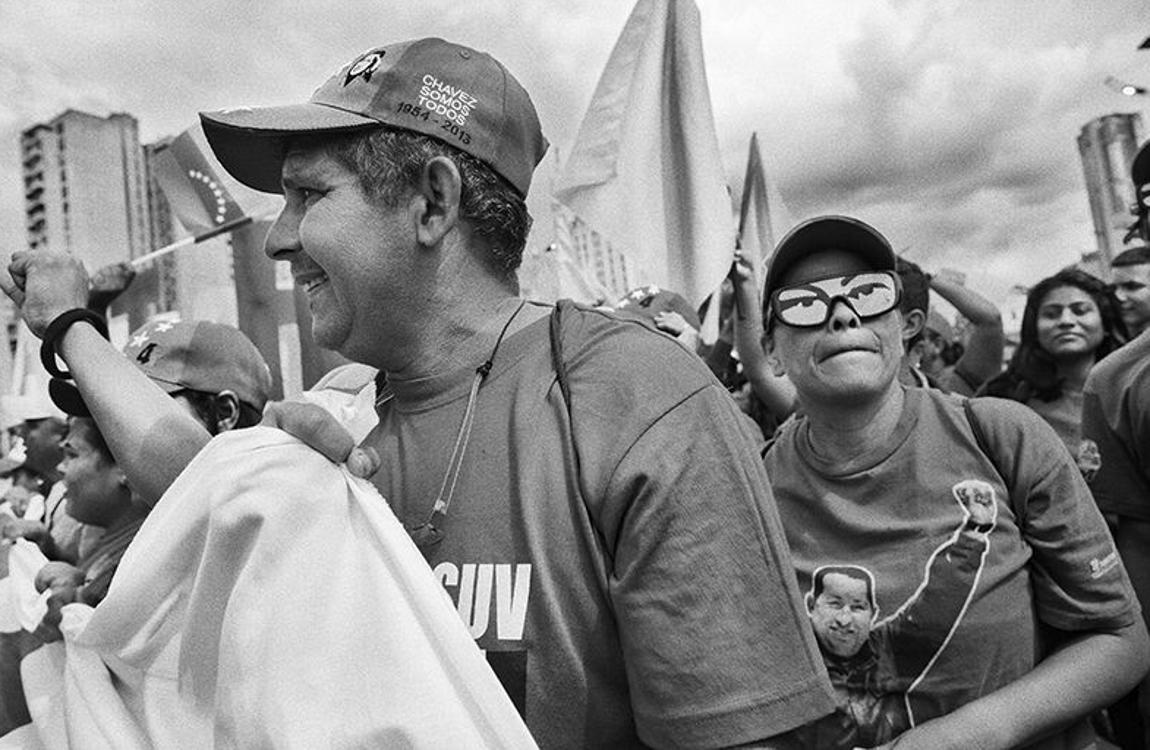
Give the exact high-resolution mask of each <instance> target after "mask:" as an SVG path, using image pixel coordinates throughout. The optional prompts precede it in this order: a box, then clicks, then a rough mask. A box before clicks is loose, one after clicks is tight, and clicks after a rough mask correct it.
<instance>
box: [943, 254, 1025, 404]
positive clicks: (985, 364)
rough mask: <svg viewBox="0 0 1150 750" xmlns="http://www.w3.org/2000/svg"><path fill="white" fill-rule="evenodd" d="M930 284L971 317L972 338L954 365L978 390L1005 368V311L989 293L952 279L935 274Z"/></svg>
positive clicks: (962, 313)
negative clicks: (1003, 314)
mask: <svg viewBox="0 0 1150 750" xmlns="http://www.w3.org/2000/svg"><path fill="white" fill-rule="evenodd" d="M930 288H931V289H933V290H934V291H935V292H937V293H938V295H939V296H940V297H942V298H943V299H944V300H946V301H947V302H949V303H950V304H952V305H954V309H955V310H958V312H959V314H960V315H962V317H964V318H966V319H967V320H969V321H970V325H971V328H970V339H969V340H968V341H967V344H966V350H965V352H964V353H963V355H962V357H961V358H959V360H958V362H956V363H955V366H954V369H955V372H956V373H958V374H959V375H960V376H961V377H962V378H963V379H965V380H966V381H967V384H968V385H969V386H970V387H971V388H972V389H974V390H977V389H978V387H979V386H980V385H982V384H983V383H985V382H986V381H987V380H989V379H990V378H992V377H993V376H995V375H997V374H998V372H999V371H1000V370H1001V369H1002V353H1003V348H1004V346H1005V345H1006V337H1005V335H1004V334H1003V332H1002V313H1001V312H1000V311H999V309H998V307H997V306H996V305H995V304H994V303H993V302H991V301H990V300H988V299H987V298H986V297H983V296H982V295H981V294H979V293H978V292H975V291H974V290H972V289H968V288H967V287H965V286H963V285H962V284H956V283H954V282H953V281H950V280H948V279H945V278H941V277H938V276H932V277H931V279H930Z"/></svg>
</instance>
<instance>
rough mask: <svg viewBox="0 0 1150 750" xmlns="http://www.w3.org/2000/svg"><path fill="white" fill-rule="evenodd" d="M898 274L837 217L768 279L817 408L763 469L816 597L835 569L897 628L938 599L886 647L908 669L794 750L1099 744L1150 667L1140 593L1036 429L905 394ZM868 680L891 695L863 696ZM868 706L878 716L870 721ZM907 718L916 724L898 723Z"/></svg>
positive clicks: (780, 365)
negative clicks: (1094, 733)
mask: <svg viewBox="0 0 1150 750" xmlns="http://www.w3.org/2000/svg"><path fill="white" fill-rule="evenodd" d="M895 269H896V264H895V256H894V253H893V251H892V250H891V248H890V244H889V243H888V242H887V240H886V238H885V237H883V236H882V235H881V234H879V233H878V231H877V230H875V229H874V228H872V227H870V226H869V225H867V224H865V223H863V222H861V221H859V220H857V219H854V218H850V217H844V216H827V217H820V218H818V219H813V220H811V221H808V222H806V223H804V224H800V225H799V226H798V227H796V228H795V229H793V230H792V231H791V232H790V233H789V234H788V235H787V236H786V237H785V238H784V239H783V240H782V241H781V242H780V243H779V245H778V249H777V250H776V253H775V256H774V259H773V260H772V263H771V266H770V269H769V270H768V272H767V279H766V285H765V289H764V303H763V306H764V309H765V310H766V313H765V314H766V320H765V321H764V323H763V325H764V329H765V331H766V352H767V355H768V359H769V361H770V363H771V366H772V367H773V368H774V371H775V373H776V374H779V375H781V374H786V375H787V376H788V377H789V378H790V380H791V382H792V384H793V385H794V387H795V389H796V390H797V392H798V398H799V404H800V409H799V412H798V416H797V417H796V418H795V419H792V420H789V421H788V422H786V423H785V424H783V425H782V426H781V427H780V428H779V431H778V432H777V433H776V435H775V437H774V440H773V441H772V442H771V443H770V444H769V446H768V448H767V450H766V451H765V453H764V462H765V465H766V467H767V474H768V476H770V477H771V484H772V487H773V489H774V492H775V497H776V499H777V501H778V503H779V510H780V514H781V516H782V518H783V525H784V527H785V528H786V530H787V540H788V542H789V546H790V549H791V553H792V556H793V559H794V563H795V572H796V575H797V577H798V580H799V585H800V588H802V589H804V590H808V591H811V592H812V593H813V592H814V591H815V587H814V585H813V579H814V576H815V574H816V572H817V571H818V570H819V569H820V568H824V566H827V565H834V566H838V567H837V568H836V569H839V570H841V569H842V566H853V567H854V568H861V569H863V570H865V571H866V572H867V576H866V577H867V578H868V579H869V580H870V581H872V582H873V584H872V585H871V586H869V590H870V591H872V592H873V593H874V596H875V602H874V604H873V605H871V609H872V612H878V613H880V614H879V615H878V617H877V619H876V620H875V622H874V628H875V629H883V630H885V626H886V625H887V624H889V623H891V622H895V621H898V620H900V619H901V615H902V614H904V613H906V611H907V609H908V608H909V607H912V606H917V604H916V603H921V597H925V596H927V595H929V596H930V597H931V599H932V600H933V602H934V603H933V604H931V605H930V607H929V610H930V615H931V617H929V618H927V619H925V620H923V619H919V624H918V626H917V627H909V628H906V629H900V630H899V634H898V636H897V637H896V638H894V639H893V642H891V643H889V644H888V646H887V647H884V651H887V652H889V653H890V654H893V655H897V658H891V659H887V660H886V661H884V665H885V668H884V669H881V670H878V671H877V672H875V671H874V670H859V669H855V668H853V666H852V668H850V669H838V668H837V667H836V668H835V669H834V671H832V683H834V684H835V687H836V691H837V693H838V697H839V702H838V708H837V710H836V712H835V713H834V714H832V715H831V716H829V717H826V718H824V719H820V720H818V721H816V722H814V724H813V729H812V727H807V728H804V729H802V730H799V731H798V732H797V733H796V743H797V744H798V745H799V746H802V744H803V743H802V739H801V738H802V737H803V736H804V735H805V734H806V733H809V732H811V731H817V730H818V729H826V730H829V731H828V732H826V733H823V732H821V731H819V732H818V736H833V737H836V738H839V739H837V740H835V741H833V743H832V744H830V745H828V746H829V747H842V748H846V749H847V750H850V749H851V748H853V747H855V745H854V744H853V742H854V739H855V738H857V737H880V736H883V737H885V733H887V732H888V731H889V733H890V734H891V735H893V734H896V730H895V727H896V726H897V727H898V729H900V730H901V729H903V728H905V727H908V726H909V727H910V728H906V729H905V731H902V732H901V733H899V734H897V736H895V737H894V739H893V740H891V741H889V742H888V741H887V740H885V739H881V740H879V741H882V742H883V743H884V744H882V745H881V747H883V748H889V747H894V746H897V747H898V748H900V749H902V748H907V749H909V748H931V749H932V750H939V749H942V750H945V749H946V748H955V749H959V748H962V749H966V748H973V747H978V748H1015V747H1020V746H1030V745H1031V743H1037V744H1035V745H1034V747H1041V748H1046V747H1051V748H1053V747H1066V746H1071V747H1087V746H1089V742H1090V741H1091V729H1090V726H1089V723H1088V722H1086V721H1085V718H1086V717H1088V716H1089V715H1090V714H1091V713H1092V712H1094V711H1096V710H1098V709H1099V708H1101V707H1103V706H1105V705H1107V704H1109V703H1110V702H1112V701H1113V700H1114V699H1115V698H1117V697H1118V696H1120V695H1122V694H1123V693H1125V692H1127V691H1128V690H1129V689H1130V688H1131V687H1132V686H1133V685H1135V684H1136V683H1137V682H1138V681H1139V680H1140V679H1142V677H1143V675H1145V674H1146V671H1147V668H1148V667H1150V639H1148V638H1147V633H1146V628H1145V626H1144V625H1143V623H1142V618H1141V617H1139V615H1138V604H1137V602H1136V600H1135V598H1134V595H1133V592H1132V591H1131V587H1130V581H1129V579H1128V577H1127V575H1126V573H1125V570H1124V568H1123V566H1122V564H1121V562H1120V561H1119V559H1118V555H1117V554H1116V552H1115V550H1114V543H1113V540H1112V539H1111V537H1110V534H1109V532H1108V530H1107V528H1106V524H1105V522H1104V521H1103V519H1102V517H1101V515H1100V514H1099V512H1098V509H1097V507H1095V505H1094V503H1093V502H1092V501H1091V499H1090V491H1089V489H1088V488H1087V486H1086V484H1085V480H1084V479H1083V477H1082V475H1081V473H1080V472H1079V471H1078V468H1077V467H1076V466H1075V464H1074V462H1073V460H1072V459H1071V457H1070V456H1069V455H1068V454H1067V453H1066V451H1065V450H1064V448H1063V447H1062V445H1061V443H1060V441H1059V439H1058V436H1057V435H1055V434H1054V432H1053V430H1051V428H1050V427H1049V426H1048V425H1047V424H1046V423H1044V422H1043V421H1042V420H1041V419H1039V418H1038V416H1037V415H1035V414H1034V413H1033V412H1032V411H1030V410H1029V409H1026V408H1025V407H1023V406H1021V405H1018V404H1014V403H1011V402H1008V401H1001V400H990V399H985V400H980V399H971V400H964V399H958V398H956V397H954V396H952V395H949V394H944V393H942V392H941V391H939V390H937V389H934V388H914V387H911V388H908V387H906V386H904V385H903V384H901V383H900V382H899V380H898V373H899V370H900V368H901V367H902V360H903V355H904V350H903V341H904V332H905V331H906V323H905V321H904V319H903V316H902V312H901V310H900V308H899V296H900V293H901V284H900V282H899V278H898V274H897V273H896V270H895ZM956 530H957V535H956ZM960 542H961V544H962V545H964V547H966V548H967V552H966V553H964V554H962V555H957V554H956V548H955V545H957V544H959V543H960ZM939 566H942V567H939ZM943 569H945V570H947V571H948V572H947V573H946V575H945V576H944V575H943V573H942V571H943ZM928 570H934V571H936V572H935V573H932V574H931V575H930V576H929V580H927V581H926V583H925V585H924V571H928ZM947 577H950V578H951V582H950V583H946V582H945V580H944V578H947ZM842 599H843V597H841V596H840V597H839V601H837V602H836V601H824V602H823V605H824V606H827V607H830V606H832V605H841V604H842ZM940 601H942V602H945V604H942V603H940ZM944 610H945V611H946V612H949V613H950V614H949V615H947V616H945V617H943V618H942V621H941V622H934V619H933V618H935V617H939V616H941V613H943V611H944ZM881 613H887V614H886V616H885V617H884V616H883V615H882V614H881ZM1040 633H1048V634H1051V635H1054V634H1057V635H1058V638H1057V639H1055V640H1051V641H1043V640H1040ZM824 640H825V639H824ZM939 644H943V645H941V646H940V645H939ZM825 649H826V646H825V645H824V651H825ZM832 655H835V654H833V653H832ZM836 656H838V655H836ZM839 658H841V656H839ZM832 663H833V660H831V659H828V665H831V664H832ZM900 664H901V665H903V666H899V665H900ZM907 665H911V666H907ZM828 668H831V667H830V666H828ZM861 673H865V674H869V675H872V676H873V679H869V681H867V682H865V683H863V684H858V683H853V682H851V681H850V680H849V675H851V674H861ZM836 674H840V675H844V678H843V679H841V680H840V681H839V682H838V683H835V675H836ZM844 680H845V681H844ZM860 690H861V691H865V693H866V694H867V696H869V697H868V699H867V700H866V701H862V702H860V700H859V697H860V696H859V695H858V692H859V691H860ZM883 697H891V698H899V699H901V700H899V701H897V702H896V701H894V700H881V698H883ZM863 704H865V705H866V706H868V707H874V708H875V710H874V711H871V710H869V709H868V710H867V711H862V712H859V711H856V710H855V709H856V708H857V707H858V706H860V705H863ZM895 705H897V706H900V708H899V709H898V711H899V715H895V714H893V713H891V711H890V710H886V709H884V708H882V707H883V706H891V707H893V706H895ZM892 710H893V709H892ZM903 710H905V712H906V721H905V722H904V721H902V720H901V718H900V716H901V712H902V711H903ZM884 727H885V728H884ZM1061 743H1066V744H1061ZM1075 743H1077V744H1075Z"/></svg>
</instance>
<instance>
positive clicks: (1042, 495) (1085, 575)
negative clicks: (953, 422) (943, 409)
mask: <svg viewBox="0 0 1150 750" xmlns="http://www.w3.org/2000/svg"><path fill="white" fill-rule="evenodd" d="M989 401H990V400H985V401H983V402H982V408H981V409H979V413H978V416H979V419H980V422H982V423H983V424H987V423H989V424H990V428H991V431H992V433H993V434H992V435H990V437H991V440H990V444H991V445H992V446H997V447H998V448H999V449H1001V450H1004V451H1005V452H1006V455H1007V456H1012V457H1013V460H1012V461H1008V462H1005V465H1004V466H1003V468H1008V473H1009V474H1011V476H1007V477H1005V478H1006V480H1007V482H1008V485H1009V487H1010V492H1011V505H1012V506H1013V508H1014V510H1015V513H1016V515H1018V516H1019V527H1020V529H1021V532H1022V536H1023V539H1024V540H1025V541H1026V543H1027V544H1028V545H1029V547H1030V549H1031V551H1032V553H1033V558H1032V559H1031V564H1030V568H1031V581H1032V582H1033V586H1034V593H1035V602H1036V605H1037V609H1038V616H1039V619H1040V620H1042V621H1043V622H1044V623H1046V624H1048V625H1051V626H1053V627H1055V628H1058V629H1061V630H1067V631H1082V630H1095V629H1108V628H1117V627H1123V626H1126V625H1129V624H1131V623H1133V622H1134V621H1135V619H1136V617H1137V616H1138V608H1137V607H1138V605H1137V603H1136V600H1135V598H1134V594H1133V591H1132V589H1131V587H1130V580H1129V578H1128V577H1127V575H1126V570H1125V568H1124V567H1123V566H1122V561H1121V560H1120V559H1119V557H1118V553H1117V550H1116V549H1115V547H1114V540H1113V539H1112V538H1111V536H1110V531H1109V530H1108V529H1107V527H1106V523H1105V521H1104V520H1103V518H1102V514H1101V513H1100V512H1099V510H1098V507H1097V505H1096V504H1095V503H1094V499H1093V497H1092V496H1091V494H1090V489H1089V488H1088V487H1087V485H1086V480H1085V479H1083V477H1082V474H1081V472H1080V471H1079V469H1078V465H1077V464H1076V463H1075V462H1074V460H1073V458H1072V457H1071V456H1070V455H1069V454H1068V453H1067V451H1066V449H1065V448H1064V447H1063V445H1062V442H1061V440H1060V439H1059V438H1058V435H1057V434H1056V433H1055V432H1054V430H1053V429H1052V428H1051V427H1050V426H1049V425H1048V424H1046V422H1045V421H1043V420H1042V419H1041V418H1040V417H1038V416H1037V415H1036V414H1034V413H1033V412H1031V411H1030V410H1029V409H1027V408H1026V407H1024V406H1022V405H1020V404H1016V403H1014V402H1005V401H1001V400H994V401H993V403H992V404H990V403H988V402H989ZM988 406H989V407H990V408H987V407H988ZM996 463H998V464H1000V465H1003V464H1004V462H1003V461H1002V459H1001V458H999V459H997V461H996Z"/></svg>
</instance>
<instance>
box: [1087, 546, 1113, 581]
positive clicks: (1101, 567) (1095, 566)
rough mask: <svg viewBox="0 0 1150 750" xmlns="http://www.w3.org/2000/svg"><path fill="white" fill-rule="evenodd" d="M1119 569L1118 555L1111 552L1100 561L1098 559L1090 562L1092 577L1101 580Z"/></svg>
mask: <svg viewBox="0 0 1150 750" xmlns="http://www.w3.org/2000/svg"><path fill="white" fill-rule="evenodd" d="M1116 567H1118V553H1117V552H1111V553H1110V554H1109V555H1107V556H1106V557H1104V558H1102V559H1101V560H1099V559H1098V558H1097V557H1096V558H1094V559H1093V560H1091V561H1090V577H1091V578H1101V577H1102V576H1104V575H1106V574H1107V573H1109V572H1110V571H1112V570H1114V569H1115V568H1116Z"/></svg>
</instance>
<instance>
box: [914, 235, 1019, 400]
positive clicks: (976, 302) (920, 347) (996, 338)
mask: <svg viewBox="0 0 1150 750" xmlns="http://www.w3.org/2000/svg"><path fill="white" fill-rule="evenodd" d="M898 274H899V277H900V278H901V280H902V286H903V297H902V302H901V303H900V304H901V306H902V311H903V318H904V320H906V321H907V326H908V330H907V331H906V332H904V336H905V337H906V342H905V345H906V348H907V352H908V354H909V356H908V359H907V367H906V369H905V370H904V371H903V374H902V375H901V376H900V377H901V378H902V382H903V383H905V384H906V385H916V384H917V385H929V386H932V387H935V388H940V389H942V390H944V391H947V392H950V393H958V394H960V395H963V396H972V395H974V392H975V391H976V390H978V388H979V386H981V385H982V384H983V383H984V382H986V380H987V379H988V378H990V377H992V376H994V375H996V374H997V373H998V372H999V370H1000V369H1001V367H1002V352H1003V347H1004V346H1005V341H1006V339H1005V335H1004V334H1003V330H1002V314H1001V313H1000V312H999V310H998V308H997V307H996V306H995V305H994V303H993V302H991V301H990V300H988V299H986V298H985V297H983V296H982V295H980V294H979V293H978V292H975V291H974V290H973V289H968V288H967V287H966V286H964V285H962V284H957V283H955V282H954V281H952V280H949V279H947V278H945V277H943V276H932V275H931V274H928V273H926V272H925V271H923V270H922V268H921V267H920V266H919V265H918V264H917V263H914V262H913V261H909V260H906V259H905V258H902V257H900V258H899V259H898ZM931 290H933V291H934V292H935V293H936V294H937V295H938V296H939V297H941V298H942V299H944V300H946V301H947V302H949V303H950V304H952V305H953V306H954V308H955V310H957V311H958V313H959V315H961V316H963V317H964V318H966V319H967V320H968V321H970V326H969V334H968V338H967V341H966V344H965V345H964V347H963V353H962V356H961V357H959V358H958V359H957V360H956V361H955V362H954V364H953V365H950V366H948V365H947V364H946V363H945V361H944V360H943V356H942V355H943V349H944V347H945V346H946V344H947V343H948V341H949V340H950V339H953V329H951V326H950V324H949V323H947V322H946V320H945V319H943V318H942V316H941V315H938V313H937V312H934V311H932V310H931V308H930V292H931ZM941 328H946V329H950V331H949V333H950V335H949V336H947V335H946V334H947V331H944V330H939V329H941Z"/></svg>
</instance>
